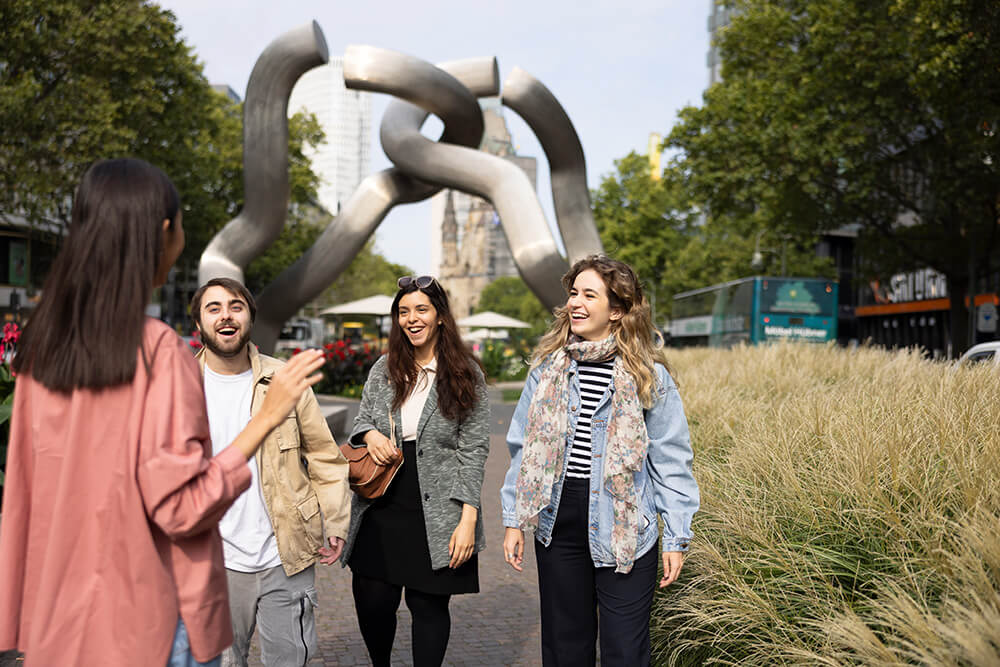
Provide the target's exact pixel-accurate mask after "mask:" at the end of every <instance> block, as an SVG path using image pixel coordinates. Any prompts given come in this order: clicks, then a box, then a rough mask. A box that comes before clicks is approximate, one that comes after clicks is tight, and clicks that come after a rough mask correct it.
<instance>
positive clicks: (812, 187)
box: [667, 0, 1000, 343]
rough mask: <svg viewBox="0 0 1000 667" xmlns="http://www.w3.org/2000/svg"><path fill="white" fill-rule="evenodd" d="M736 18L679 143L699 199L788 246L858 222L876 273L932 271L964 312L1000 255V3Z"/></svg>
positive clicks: (765, 9)
mask: <svg viewBox="0 0 1000 667" xmlns="http://www.w3.org/2000/svg"><path fill="white" fill-rule="evenodd" d="M732 4H734V5H735V7H736V8H737V9H738V13H737V15H736V16H735V18H734V19H733V21H732V23H731V25H729V26H728V27H727V28H726V29H724V30H723V31H722V33H721V36H720V37H719V46H720V48H721V52H722V58H723V68H722V81H721V82H720V83H718V84H716V85H715V86H713V87H712V88H711V89H709V90H708V91H707V92H706V94H705V99H704V104H703V105H702V106H701V107H698V108H694V107H690V108H687V109H684V110H683V111H682V112H681V123H680V124H678V125H677V126H676V127H675V128H674V130H673V132H672V133H671V134H670V136H669V138H668V141H667V143H668V145H669V146H670V147H672V148H675V149H678V150H679V158H678V159H677V161H676V165H675V166H676V167H677V168H678V169H679V170H680V171H681V173H683V174H685V178H686V182H687V187H688V188H689V191H690V192H691V193H692V195H693V196H694V197H696V199H698V200H699V201H704V202H705V203H706V205H707V206H708V209H709V210H710V211H711V212H712V214H713V216H714V215H729V216H735V217H744V218H745V217H749V216H755V217H757V218H758V219H759V220H760V222H761V224H763V225H765V226H767V227H769V228H772V229H775V230H779V231H780V232H782V233H792V234H795V233H802V232H805V233H814V232H816V231H819V230H824V229H833V228H837V227H840V226H843V225H848V224H860V225H861V230H862V231H861V242H862V244H863V245H862V251H863V254H864V255H865V256H866V257H868V258H869V259H870V260H871V263H870V264H869V266H868V267H866V268H867V270H868V272H869V273H872V274H874V273H879V272H881V273H885V272H892V271H896V270H905V269H912V268H916V267H918V266H930V267H933V268H935V269H937V270H938V271H940V272H941V273H943V274H945V275H946V276H947V278H948V282H949V285H950V287H951V292H952V299H953V313H954V312H955V303H956V301H957V300H961V299H964V296H965V289H966V282H967V281H968V277H969V274H970V265H971V266H972V267H973V268H974V269H977V270H979V271H982V270H983V269H985V268H988V267H990V265H991V261H992V262H993V263H994V264H995V259H992V258H994V257H995V256H996V251H997V246H998V243H1000V234H998V229H997V219H998V200H1000V174H998V173H997V167H998V163H997V160H998V159H1000V153H998V149H1000V145H998V142H1000V136H998V134H997V124H998V122H1000V49H998V48H997V46H998V43H997V38H998V37H1000V4H998V3H996V2H994V1H993V0H965V1H963V2H954V1H951V0H736V1H735V2H734V3H732ZM875 247H877V250H875V249H874V248H875ZM952 320H953V326H955V325H956V320H957V324H958V325H959V326H960V328H961V324H962V323H963V322H964V318H963V317H957V318H956V317H952ZM953 331H954V329H953ZM962 338H963V336H962V335H961V332H958V335H957V337H955V340H956V342H959V343H960V342H961V341H962Z"/></svg>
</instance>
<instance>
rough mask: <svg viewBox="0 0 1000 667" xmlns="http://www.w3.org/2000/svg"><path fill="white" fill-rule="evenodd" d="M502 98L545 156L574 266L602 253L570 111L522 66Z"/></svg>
mask: <svg viewBox="0 0 1000 667" xmlns="http://www.w3.org/2000/svg"><path fill="white" fill-rule="evenodd" d="M501 99H502V101H503V104H504V106H506V107H509V108H510V109H512V110H514V111H515V112H517V115H519V116H520V117H521V118H523V119H524V122H526V123H527V124H528V127H530V128H531V131H532V132H534V133H535V136H536V137H538V141H539V143H541V144H542V150H543V151H545V158H546V159H547V160H548V162H549V177H550V178H549V180H550V181H551V184H552V203H553V204H555V209H556V223H557V224H558V225H559V233H560V235H561V236H562V239H563V244H564V245H565V246H566V254H567V255H569V261H570V262H574V261H576V260H578V259H582V258H584V257H586V256H587V255H593V254H596V253H600V252H601V251H602V246H601V237H600V235H599V234H598V233H597V225H596V224H594V215H593V212H592V211H591V209H590V190H588V189H587V165H586V161H585V160H584V157H583V146H581V145H580V137H579V136H578V135H577V133H576V129H575V128H574V127H573V121H571V120H570V119H569V115H568V114H567V113H566V110H565V109H563V108H562V105H561V104H559V100H557V99H556V96H555V95H553V94H552V93H551V92H550V91H549V89H548V88H546V87H545V86H544V85H543V84H542V82H541V81H539V80H538V79H536V78H535V77H533V76H531V75H530V74H528V73H527V72H525V71H524V70H523V69H521V68H520V67H515V68H514V69H513V71H512V72H511V73H510V75H509V76H508V77H507V80H506V81H504V82H503V97H502V98H501Z"/></svg>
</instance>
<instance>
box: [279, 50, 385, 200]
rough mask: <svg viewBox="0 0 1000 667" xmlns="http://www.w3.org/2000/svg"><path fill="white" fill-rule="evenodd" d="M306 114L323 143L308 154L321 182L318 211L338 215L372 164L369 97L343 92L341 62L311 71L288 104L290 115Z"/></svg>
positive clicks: (293, 93) (337, 58)
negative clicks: (316, 126) (319, 130)
mask: <svg viewBox="0 0 1000 667" xmlns="http://www.w3.org/2000/svg"><path fill="white" fill-rule="evenodd" d="M303 109H305V110H307V111H309V112H310V113H312V114H314V115H315V116H316V119H317V120H318V121H319V124H320V127H322V128H323V132H324V133H326V142H325V143H323V144H321V145H320V146H318V147H315V148H310V147H307V149H308V150H309V151H310V152H309V153H308V156H309V158H310V159H311V160H312V168H313V171H314V172H316V175H317V176H319V177H320V181H321V182H320V185H319V187H318V188H317V195H318V199H319V203H320V205H322V206H323V208H325V209H326V210H327V211H329V212H330V213H333V214H334V215H336V214H337V213H338V212H339V211H340V209H341V207H342V206H343V205H344V204H345V203H347V200H348V198H350V196H351V195H352V194H353V193H354V190H355V189H356V188H357V187H358V184H360V183H361V181H362V179H364V178H365V177H366V176H367V175H368V171H369V168H370V162H371V129H372V106H371V96H370V95H369V94H368V93H364V92H361V91H357V90H348V89H347V88H346V87H345V86H344V59H343V57H331V58H330V62H329V63H327V64H326V65H323V66H321V67H316V68H314V69H311V70H309V71H308V72H306V73H305V74H303V75H302V77H301V78H300V79H299V80H298V82H297V83H296V84H295V87H294V88H293V89H292V94H291V97H290V98H289V100H288V113H289V115H290V116H291V115H292V114H294V113H296V112H298V111H301V110H303Z"/></svg>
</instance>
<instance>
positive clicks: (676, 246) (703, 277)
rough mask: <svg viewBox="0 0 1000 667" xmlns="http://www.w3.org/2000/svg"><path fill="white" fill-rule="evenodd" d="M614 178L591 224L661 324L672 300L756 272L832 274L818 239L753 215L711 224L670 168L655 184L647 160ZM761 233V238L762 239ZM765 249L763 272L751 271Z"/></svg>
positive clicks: (630, 161) (634, 158)
mask: <svg viewBox="0 0 1000 667" xmlns="http://www.w3.org/2000/svg"><path fill="white" fill-rule="evenodd" d="M615 168H616V170H615V173H613V174H610V175H608V176H606V177H605V178H604V180H603V181H602V182H601V185H600V186H599V187H598V188H597V190H595V191H594V193H593V198H592V200H593V210H594V219H595V221H596V223H597V228H598V230H599V231H600V234H601V241H602V243H603V244H604V249H605V251H606V252H607V253H608V255H609V256H611V257H614V258H615V259H619V260H621V261H623V262H626V263H628V264H629V265H631V266H632V268H634V269H635V271H636V273H637V274H638V275H639V278H640V279H641V280H642V282H643V285H644V288H645V290H646V292H647V296H648V298H649V299H650V301H651V302H652V306H653V315H654V320H655V321H656V322H657V323H658V324H662V323H663V321H664V320H665V319H666V318H668V317H669V315H670V308H671V299H672V297H673V295H674V294H677V293H679V292H683V291H685V290H689V289H695V288H698V287H706V286H708V285H712V284H715V283H720V282H725V281H727V280H734V279H736V278H744V277H746V276H750V275H753V274H755V273H765V274H767V273H769V274H772V275H777V274H779V273H780V271H781V267H782V266H784V268H785V272H786V273H787V274H788V275H805V276H815V275H831V274H832V271H833V267H832V265H831V264H830V262H829V261H828V260H826V259H823V258H817V257H816V253H815V249H814V246H815V238H814V237H812V236H811V235H806V234H800V235H798V236H792V235H789V234H782V233H780V232H777V231H774V230H768V229H767V228H766V226H765V225H764V223H763V221H762V220H761V219H760V218H759V217H758V216H756V215H754V214H752V213H750V214H745V215H739V214H736V215H718V216H712V217H710V218H707V217H706V216H704V215H703V214H702V212H701V208H700V207H699V206H698V205H697V199H696V197H695V195H694V194H693V193H692V192H691V191H690V190H689V189H688V182H687V180H686V178H685V175H684V174H683V173H682V172H681V171H680V170H679V169H678V168H676V167H672V168H668V169H667V170H666V171H665V172H664V173H663V174H662V176H661V178H659V179H654V178H653V176H652V174H651V172H650V167H649V160H648V159H647V156H645V155H637V154H636V153H630V154H629V155H627V156H625V157H624V158H622V159H621V160H617V161H616V162H615ZM758 234H760V236H758ZM756 248H760V249H762V250H763V252H762V253H761V254H762V255H763V258H764V263H763V265H762V266H759V267H755V266H753V265H752V264H751V262H752V260H753V255H754V250H755V249H756Z"/></svg>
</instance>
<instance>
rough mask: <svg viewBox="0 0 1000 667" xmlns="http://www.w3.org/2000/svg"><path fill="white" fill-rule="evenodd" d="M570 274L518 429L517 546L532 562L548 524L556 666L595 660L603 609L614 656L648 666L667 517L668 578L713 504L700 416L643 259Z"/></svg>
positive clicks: (548, 652)
mask: <svg viewBox="0 0 1000 667" xmlns="http://www.w3.org/2000/svg"><path fill="white" fill-rule="evenodd" d="M563 285H564V286H565V288H566V290H567V292H568V293H569V298H568V299H567V301H566V306H565V307H564V308H558V309H556V320H555V322H554V323H553V325H552V327H551V328H550V329H549V331H548V333H546V334H545V336H544V337H543V338H542V340H541V341H540V342H539V344H538V348H537V349H536V351H535V356H534V360H533V369H532V371H531V374H530V375H529V376H528V380H527V382H526V384H525V387H524V391H523V392H522V393H521V399H520V400H519V401H518V404H517V408H516V410H515V412H514V417H513V419H512V421H511V425H510V430H509V431H508V433H507V446H508V448H509V449H510V457H511V462H510V468H509V470H508V471H507V476H506V479H505V480H504V486H503V489H502V490H501V492H500V495H501V503H502V507H503V524H504V526H506V531H505V535H504V557H505V559H506V561H507V562H508V563H510V565H511V567H513V568H514V569H515V570H517V571H521V569H522V567H521V565H522V562H523V558H524V529H526V528H528V529H531V530H534V532H535V539H536V540H537V542H536V544H535V558H536V562H537V565H538V588H539V595H540V598H541V617H542V660H543V664H544V665H546V667H550V666H552V665H574V666H577V665H593V664H595V661H596V650H595V644H596V638H597V634H598V633H597V618H598V616H597V609H600V625H601V632H600V638H601V664H602V665H604V666H605V667H611V666H613V665H628V666H630V667H631V666H632V665H648V664H649V663H650V641H649V615H650V609H651V607H652V602H653V592H654V590H655V588H656V569H657V557H656V552H657V549H656V542H657V538H658V537H659V535H658V533H659V531H658V526H657V516H659V517H660V518H662V520H663V543H662V559H663V577H662V578H661V579H660V582H659V586H660V588H663V587H665V586H667V585H669V584H670V583H672V582H673V581H675V580H676V579H677V575H678V574H679V573H680V570H681V567H682V565H683V562H684V559H683V552H685V551H686V550H687V548H688V541H689V540H690V539H691V517H692V516H693V515H694V513H695V512H696V511H697V509H698V504H699V497H698V485H697V483H696V482H695V480H694V477H693V476H692V474H691V459H692V454H691V443H690V437H689V435H688V427H687V420H686V418H685V416H684V409H683V406H682V405H681V400H680V397H679V396H678V394H677V386H676V385H675V384H674V381H673V379H672V378H671V376H670V373H669V372H668V370H667V366H666V362H665V359H664V356H663V352H662V349H661V348H660V347H658V346H657V345H655V344H654V340H653V326H652V321H651V319H650V311H649V304H648V303H647V301H646V299H645V297H644V296H643V294H642V287H641V286H640V284H639V280H638V278H637V277H636V275H635V272H634V271H633V270H632V268H631V267H629V266H628V265H627V264H623V263H622V262H618V261H616V260H612V259H608V258H606V257H599V256H592V257H588V258H586V259H583V260H580V261H579V262H577V263H576V264H575V265H574V266H573V268H572V269H571V270H570V271H569V273H567V274H566V275H565V276H563Z"/></svg>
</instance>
